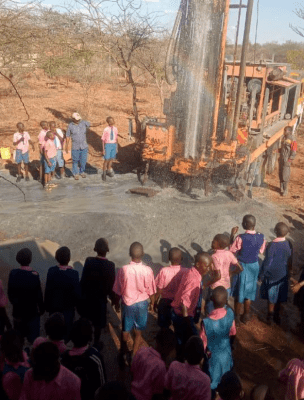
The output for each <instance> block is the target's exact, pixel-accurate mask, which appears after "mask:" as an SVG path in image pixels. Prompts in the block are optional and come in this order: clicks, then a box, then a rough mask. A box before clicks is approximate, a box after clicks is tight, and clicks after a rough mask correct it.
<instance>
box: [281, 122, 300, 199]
mask: <svg viewBox="0 0 304 400" xmlns="http://www.w3.org/2000/svg"><path fill="white" fill-rule="evenodd" d="M296 152H297V142H296V141H295V140H294V138H293V136H292V127H291V126H286V127H285V129H284V136H283V138H282V145H281V154H280V159H279V176H280V184H281V194H282V196H287V194H288V182H289V180H290V167H291V162H292V160H294V158H295V156H296Z"/></svg>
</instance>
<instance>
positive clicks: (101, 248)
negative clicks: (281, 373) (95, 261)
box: [94, 238, 110, 257]
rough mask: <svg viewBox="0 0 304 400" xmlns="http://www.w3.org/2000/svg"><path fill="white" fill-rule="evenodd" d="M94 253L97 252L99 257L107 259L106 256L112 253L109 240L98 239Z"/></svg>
mask: <svg viewBox="0 0 304 400" xmlns="http://www.w3.org/2000/svg"><path fill="white" fill-rule="evenodd" d="M94 251H96V253H97V254H98V255H99V256H101V257H105V255H106V254H107V253H108V252H109V251H110V250H109V243H108V241H107V239H104V238H100V239H97V240H96V242H95V247H94Z"/></svg>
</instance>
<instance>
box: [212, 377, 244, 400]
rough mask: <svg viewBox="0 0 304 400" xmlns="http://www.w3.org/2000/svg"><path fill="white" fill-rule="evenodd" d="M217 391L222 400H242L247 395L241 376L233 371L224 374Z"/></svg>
mask: <svg viewBox="0 0 304 400" xmlns="http://www.w3.org/2000/svg"><path fill="white" fill-rule="evenodd" d="M217 391H218V393H219V395H220V398H221V399H222V400H241V399H243V397H244V395H245V393H244V390H243V388H242V383H241V381H240V378H239V377H238V375H237V374H236V373H235V372H232V371H229V372H226V373H225V374H224V375H223V376H222V379H221V382H220V384H219V386H218V387H217Z"/></svg>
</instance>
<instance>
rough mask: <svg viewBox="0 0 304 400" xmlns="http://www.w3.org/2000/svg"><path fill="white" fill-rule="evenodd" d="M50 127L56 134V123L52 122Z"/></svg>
mask: <svg viewBox="0 0 304 400" xmlns="http://www.w3.org/2000/svg"><path fill="white" fill-rule="evenodd" d="M49 125H50V130H51V131H53V132H54V131H55V130H56V122H55V121H51V122H50V124H49Z"/></svg>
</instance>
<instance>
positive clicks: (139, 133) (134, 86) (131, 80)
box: [127, 68, 141, 139]
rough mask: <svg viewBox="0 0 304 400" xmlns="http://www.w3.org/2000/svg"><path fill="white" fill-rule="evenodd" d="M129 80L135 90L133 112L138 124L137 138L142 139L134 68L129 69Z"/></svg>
mask: <svg viewBox="0 0 304 400" xmlns="http://www.w3.org/2000/svg"><path fill="white" fill-rule="evenodd" d="M127 73H128V81H129V83H130V84H131V86H132V90H133V114H134V118H135V124H136V139H140V136H141V123H140V120H139V115H138V109H137V99H136V95H137V86H136V83H135V81H134V79H133V73H132V68H130V69H129V70H128V71H127Z"/></svg>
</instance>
